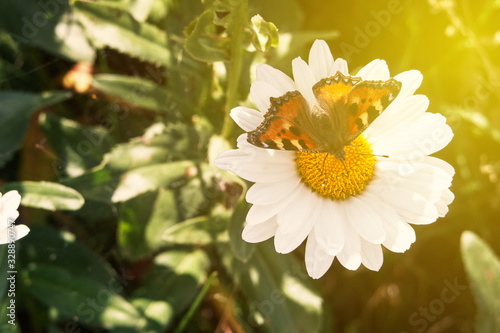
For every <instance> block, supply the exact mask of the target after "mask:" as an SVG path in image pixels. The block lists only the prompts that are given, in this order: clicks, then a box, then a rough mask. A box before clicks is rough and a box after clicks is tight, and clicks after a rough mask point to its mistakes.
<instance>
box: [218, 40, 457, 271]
mask: <svg viewBox="0 0 500 333" xmlns="http://www.w3.org/2000/svg"><path fill="white" fill-rule="evenodd" d="M292 70H293V77H294V80H292V79H291V78H290V77H288V76H287V75H285V74H284V73H283V72H281V71H279V70H277V69H274V68H272V67H270V66H268V65H260V66H259V67H258V68H257V81H256V82H254V83H253V84H252V86H251V90H250V95H251V98H252V100H253V102H254V103H255V105H256V106H257V108H258V109H259V110H254V109H250V108H246V107H236V108H234V109H233V110H232V111H231V117H232V118H233V120H234V121H235V122H236V123H237V124H238V125H239V126H240V127H241V128H242V129H243V130H245V131H246V132H251V135H253V134H252V133H255V131H256V129H258V130H259V129H261V128H262V126H263V125H262V124H263V123H266V121H267V122H269V119H268V118H265V117H264V115H265V114H266V113H269V112H271V109H273V108H277V107H278V108H279V106H280V105H281V104H280V103H285V102H286V101H288V100H289V99H290V98H294V97H295V96H298V95H301V96H303V98H304V100H305V101H306V102H307V103H306V104H305V105H306V106H305V108H306V109H307V112H311V113H314V112H316V111H315V110H317V108H318V107H321V105H319V104H321V103H320V102H319V100H318V95H317V94H316V93H315V89H317V87H318V86H321V85H322V84H330V82H332V80H337V81H339V80H344V82H350V83H351V84H352V85H356V84H360V85H361V84H363V82H364V81H369V82H365V84H364V87H365V89H369V90H372V89H383V88H381V87H385V86H387V85H388V84H389V83H387V85H383V84H382V83H384V82H390V83H391V84H392V85H393V86H395V87H397V89H398V90H399V92H397V96H396V97H395V98H393V97H394V96H393V95H392V94H389V93H388V92H385V94H386V95H388V96H390V97H391V98H393V100H392V101H391V102H390V104H388V106H387V101H386V103H385V105H386V107H385V109H383V112H382V113H381V114H380V115H379V116H378V117H376V118H375V119H374V120H373V121H369V122H368V123H369V126H368V127H367V128H366V129H365V128H363V130H362V131H360V132H362V133H361V134H359V135H357V136H356V137H355V139H354V140H353V141H352V142H349V143H348V144H346V145H345V146H344V147H342V149H343V150H342V149H341V150H339V151H340V152H342V154H340V153H336V154H332V153H329V152H326V151H320V152H313V151H300V149H297V148H296V147H306V146H307V144H305V143H304V141H303V140H302V142H301V140H289V141H288V142H287V144H288V148H290V144H292V146H293V147H291V150H290V149H288V150H287V149H286V148H287V147H286V146H287V145H286V144H284V141H281V143H279V142H280V141H277V142H278V144H274V143H273V142H272V140H266V141H263V143H262V144H260V145H261V146H260V147H257V146H256V145H254V144H250V143H249V140H248V133H245V134H242V135H241V136H240V137H239V138H238V140H237V147H238V148H237V149H233V150H228V151H224V152H222V153H221V154H220V155H219V156H218V157H217V159H216V160H215V165H216V166H217V167H219V168H220V169H223V170H229V171H232V172H234V173H236V174H237V175H239V176H240V177H242V178H244V179H246V180H248V181H251V182H255V184H254V185H253V186H252V187H251V188H250V189H249V190H248V192H247V193H246V200H247V201H248V202H249V203H251V204H253V206H252V207H251V208H250V210H249V212H248V215H247V217H246V225H245V228H244V230H243V239H244V240H245V241H247V242H251V243H256V242H262V241H265V240H267V239H269V238H271V237H273V236H274V245H275V249H276V251H277V252H279V253H289V252H291V251H293V250H294V249H295V248H297V247H298V246H299V245H300V244H301V243H302V242H303V241H304V240H306V239H307V241H306V242H307V243H306V248H305V264H306V268H307V272H308V274H309V275H310V276H311V277H312V278H319V277H321V276H322V275H323V274H325V272H326V271H327V270H328V269H329V267H330V266H331V265H332V262H333V260H334V259H335V258H337V259H338V260H339V262H340V263H341V264H342V265H343V266H344V267H346V268H347V269H350V270H356V269H358V267H359V266H360V265H361V264H363V265H364V266H365V267H367V268H368V269H370V270H374V271H377V270H379V269H380V267H381V266H382V262H383V254H382V245H383V246H384V247H385V248H387V249H388V250H390V251H393V252H404V251H406V250H407V249H409V248H410V245H411V244H412V243H413V242H414V241H415V231H414V230H413V228H412V227H411V226H410V224H416V225H420V224H429V223H432V222H434V221H436V219H437V218H438V217H443V216H444V215H445V214H446V213H447V212H448V205H449V204H450V203H451V202H452V201H453V199H454V196H453V194H452V192H451V191H450V190H449V187H450V186H451V181H452V177H453V174H454V169H453V168H452V167H451V166H450V165H449V164H448V163H446V162H444V161H442V160H440V159H437V158H435V157H431V156H429V155H430V154H432V153H434V152H436V151H439V150H441V149H442V148H444V147H445V146H446V145H447V144H448V143H449V142H450V140H451V138H452V137H453V132H452V131H451V129H450V127H449V126H448V125H447V124H446V119H445V118H444V117H443V116H442V115H440V114H435V113H428V112H426V110H427V107H428V105H429V101H428V99H427V97H426V96H423V95H414V92H415V90H416V89H417V88H418V87H419V86H420V84H421V82H422V75H421V74H420V72H418V71H416V70H411V71H407V72H403V73H401V74H398V75H396V76H394V77H393V78H392V79H391V76H390V74H389V69H388V67H387V64H386V62H385V61H383V60H378V59H377V60H374V61H372V62H370V63H369V64H368V65H366V66H365V67H363V68H362V69H361V70H360V71H359V72H358V73H357V74H356V75H355V76H354V77H352V76H350V75H349V72H348V69H347V63H346V61H345V60H343V59H340V58H338V59H336V60H334V59H333V57H332V54H331V52H330V50H329V48H328V45H327V44H326V43H325V42H324V41H321V40H317V41H316V42H315V43H314V44H313V46H312V48H311V51H310V54H309V63H308V64H307V63H306V62H305V61H304V60H302V59H301V58H296V59H294V60H293V62H292ZM374 81H376V82H375V83H374ZM381 82H382V83H381ZM350 89H351V90H352V87H350ZM360 89H361V88H360ZM360 89H358V91H361V90H360ZM291 92H292V93H291ZM333 93H336V92H333ZM345 94H346V95H347V96H348V95H349V91H347V92H345ZM360 100H361V99H360ZM365 102H366V101H364V100H363V103H365ZM379 102H380V101H379ZM383 102H384V101H383V98H382V102H381V103H383ZM370 103H373V106H374V107H377V106H378V107H380V105H382V104H377V103H378V102H377V101H373V102H371V100H370ZM334 112H335V111H334ZM367 114H368V113H367ZM368 116H369V114H368ZM277 118H279V117H277ZM344 118H345V117H344ZM344 118H340V119H344ZM361 118H362V117H361ZM362 119H365V120H366V119H367V118H362ZM353 120H356V119H353ZM356 121H360V120H356ZM276 123H278V121H277V122H276ZM268 125H269V124H267V125H266V126H268ZM341 125H342V124H340V125H339V124H338V121H337V125H336V126H338V127H339V128H340V127H342V126H343V125H342V126H341ZM346 126H347V125H346ZM285 127H286V126H285ZM285 130H290V131H292V132H293V129H291V128H290V126H289V127H288V128H285V129H283V131H282V132H283V133H285ZM344 130H345V129H344ZM331 132H332V135H336V133H334V131H331ZM269 133H271V132H269ZM272 133H274V134H275V135H276V136H280V134H277V132H276V131H274V132H272ZM272 133H271V134H272ZM294 133H295V132H294ZM299 134H301V133H297V135H299ZM262 137H264V136H262ZM266 137H268V138H271V137H270V136H269V135H267V136H266ZM301 138H303V139H306V140H307V139H308V138H307V136H306V137H304V136H302V137H301ZM250 139H252V138H250ZM277 139H278V138H277ZM316 140H317V139H316ZM282 143H283V144H282ZM267 145H270V146H269V147H267ZM266 147H267V148H275V149H266ZM294 150H299V151H294Z"/></svg>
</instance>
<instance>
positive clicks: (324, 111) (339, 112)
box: [247, 72, 401, 161]
mask: <svg viewBox="0 0 500 333" xmlns="http://www.w3.org/2000/svg"><path fill="white" fill-rule="evenodd" d="M312 89H313V93H314V95H315V96H316V100H317V103H316V105H315V106H314V107H313V108H312V110H310V107H309V105H308V104H307V101H306V100H305V98H304V97H303V96H302V95H301V94H300V92H298V91H291V92H287V93H286V94H285V95H283V96H281V97H278V98H274V97H271V107H270V108H269V110H268V111H267V113H266V114H265V116H264V121H263V122H262V123H261V124H260V125H259V127H257V128H256V129H255V130H253V131H251V132H249V133H248V139H247V140H248V142H250V143H251V144H253V145H255V146H257V147H261V148H268V149H278V150H292V151H301V152H314V153H324V152H327V153H329V154H331V155H334V156H335V157H336V158H337V159H339V160H341V161H344V160H345V150H344V147H345V146H346V145H348V144H349V143H351V142H352V141H353V140H354V139H355V138H356V137H358V136H359V135H360V134H361V133H362V132H363V131H364V130H365V129H366V128H367V127H368V125H370V124H371V123H372V122H373V121H374V120H375V119H376V118H377V117H378V116H379V115H380V114H381V113H382V112H383V111H384V110H385V109H386V108H387V107H388V106H389V104H390V103H391V102H392V101H393V100H394V99H395V98H396V97H397V95H398V94H399V92H400V90H401V82H399V81H397V80H395V79H393V78H391V79H389V80H385V81H369V80H368V81H363V80H362V79H361V78H359V77H355V76H349V75H344V74H342V73H340V72H337V73H336V74H335V75H334V76H331V77H328V78H325V79H322V80H321V81H319V82H318V83H316V84H315V85H314V86H313V88H312Z"/></svg>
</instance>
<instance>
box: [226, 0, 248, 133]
mask: <svg viewBox="0 0 500 333" xmlns="http://www.w3.org/2000/svg"><path fill="white" fill-rule="evenodd" d="M247 7H248V0H240V1H235V3H234V8H233V15H232V18H231V21H230V22H229V27H228V32H229V37H230V40H231V47H230V52H231V60H229V69H228V72H229V73H228V79H227V88H226V94H227V99H226V107H225V109H226V115H225V117H224V124H223V125H222V135H223V136H224V137H225V138H229V137H230V136H231V134H232V132H233V127H234V122H233V120H232V119H231V117H230V116H229V112H230V111H231V109H232V108H233V107H235V106H236V104H237V102H238V86H239V81H240V77H241V67H242V58H243V52H244V50H243V34H244V27H243V26H244V25H245V24H246V22H247V20H248V17H247V16H248V9H247Z"/></svg>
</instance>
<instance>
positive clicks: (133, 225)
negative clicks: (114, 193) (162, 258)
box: [117, 193, 156, 260]
mask: <svg viewBox="0 0 500 333" xmlns="http://www.w3.org/2000/svg"><path fill="white" fill-rule="evenodd" d="M155 199H156V193H144V194H142V195H139V196H137V197H135V198H132V199H130V200H128V201H125V202H123V203H121V204H120V205H119V209H118V211H119V213H118V214H119V215H118V230H117V242H118V244H119V246H120V253H122V254H123V255H124V256H125V257H127V258H129V259H130V260H138V259H141V258H143V257H146V256H147V255H148V254H149V253H150V251H149V250H150V249H149V247H148V244H147V243H146V240H145V235H144V234H145V228H146V223H145V222H146V221H148V219H149V217H150V215H151V209H152V206H153V203H154V201H155Z"/></svg>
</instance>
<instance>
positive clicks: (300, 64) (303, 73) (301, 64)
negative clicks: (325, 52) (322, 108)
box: [292, 57, 317, 107]
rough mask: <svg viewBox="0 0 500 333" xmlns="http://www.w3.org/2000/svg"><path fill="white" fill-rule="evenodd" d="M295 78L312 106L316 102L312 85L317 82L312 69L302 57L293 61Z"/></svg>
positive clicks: (301, 91)
mask: <svg viewBox="0 0 500 333" xmlns="http://www.w3.org/2000/svg"><path fill="white" fill-rule="evenodd" d="M292 70H293V78H294V80H295V85H296V86H297V89H298V90H299V92H300V93H301V94H302V96H304V98H305V99H306V101H307V103H308V104H309V106H310V107H312V106H313V105H314V104H315V103H316V98H315V97H314V94H313V91H312V87H313V85H314V84H315V83H316V82H317V81H316V80H315V79H314V75H313V73H312V72H311V69H310V68H309V66H308V65H307V64H306V62H305V61H304V60H302V59H301V58H300V57H299V58H295V59H293V61H292Z"/></svg>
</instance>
